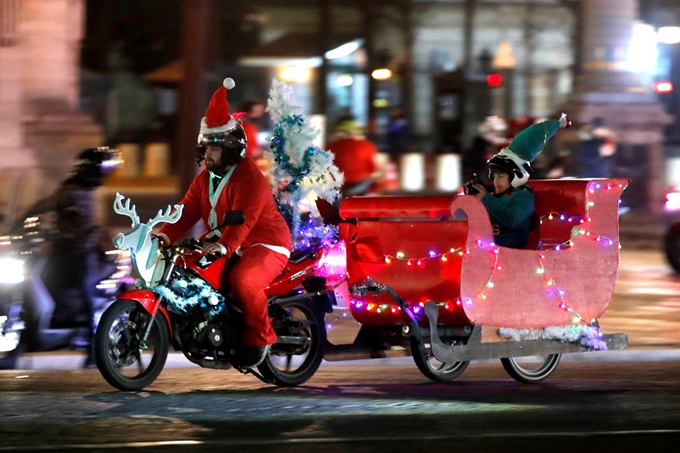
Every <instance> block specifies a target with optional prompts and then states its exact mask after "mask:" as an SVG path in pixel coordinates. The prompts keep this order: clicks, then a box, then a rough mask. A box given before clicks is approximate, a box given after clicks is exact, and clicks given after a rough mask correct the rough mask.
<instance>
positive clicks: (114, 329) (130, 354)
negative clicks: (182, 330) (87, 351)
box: [94, 300, 170, 391]
mask: <svg viewBox="0 0 680 453" xmlns="http://www.w3.org/2000/svg"><path fill="white" fill-rule="evenodd" d="M150 319H151V315H149V313H147V312H146V311H145V310H144V309H143V308H142V307H141V306H140V305H139V304H138V303H137V302H134V301H131V300H118V301H116V302H114V303H113V304H112V305H111V306H110V307H109V308H108V309H107V310H106V311H105V312H104V314H103V315H102V317H101V319H100V320H99V325H98V326H97V332H96V334H95V338H94V354H95V359H96V361H97V368H99V372H100V373H101V374H102V376H104V379H106V382H108V383H109V384H111V385H112V386H113V387H115V388H117V389H119V390H123V391H135V390H141V389H143V388H145V387H147V386H149V385H151V384H152V383H153V382H154V381H155V380H156V378H157V377H158V375H159V374H160V373H161V371H162V370H163V366H164V365H165V360H166V359H167V357H168V349H169V347H170V339H169V335H168V323H167V321H166V320H165V318H164V317H163V314H162V313H161V312H160V311H159V312H158V314H157V316H156V317H155V318H154V319H153V325H152V327H151V333H150V334H149V337H148V339H147V346H148V348H147V349H145V350H144V351H143V352H141V353H140V350H139V340H140V336H141V334H142V332H143V331H144V329H145V327H146V326H147V323H148V322H149V320H150Z"/></svg>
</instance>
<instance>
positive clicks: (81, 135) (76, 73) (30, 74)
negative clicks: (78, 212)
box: [19, 0, 102, 182]
mask: <svg viewBox="0 0 680 453" xmlns="http://www.w3.org/2000/svg"><path fill="white" fill-rule="evenodd" d="M22 3H23V5H24V7H23V8H24V11H23V14H22V19H21V29H20V40H19V48H20V49H21V52H22V55H23V76H22V80H23V90H24V94H23V100H22V108H23V126H24V137H25V138H24V142H25V144H26V146H28V147H29V148H32V149H33V150H34V152H35V155H36V159H37V162H38V164H39V166H40V167H41V169H42V170H43V171H44V172H45V174H46V177H47V180H48V181H57V182H58V181H59V180H61V179H63V178H64V177H65V176H66V175H67V174H68V172H69V170H70V168H71V162H72V160H73V158H74V156H75V155H76V154H77V153H78V152H79V151H80V150H81V149H83V148H88V147H94V146H99V145H101V144H102V128H101V126H100V125H98V124H96V123H94V122H93V120H92V118H90V117H89V116H88V115H84V114H82V113H81V112H79V111H78V108H79V106H78V101H79V95H80V47H81V40H82V38H83V32H84V20H85V2H84V0H22Z"/></svg>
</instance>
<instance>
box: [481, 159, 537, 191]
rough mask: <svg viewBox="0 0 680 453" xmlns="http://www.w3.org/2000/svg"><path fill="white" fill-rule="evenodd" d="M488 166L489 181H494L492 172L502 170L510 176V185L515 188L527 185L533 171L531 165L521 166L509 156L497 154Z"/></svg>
mask: <svg viewBox="0 0 680 453" xmlns="http://www.w3.org/2000/svg"><path fill="white" fill-rule="evenodd" d="M520 165H521V166H520ZM486 166H487V167H488V168H489V179H492V178H491V172H492V171H494V170H497V171H498V170H500V171H502V172H504V173H507V174H508V175H509V176H510V185H511V186H512V187H514V188H518V187H520V186H522V185H524V184H526V183H527V181H528V180H529V171H530V169H531V168H530V167H529V164H528V163H525V164H520V163H518V162H515V161H514V160H513V159H511V158H510V157H509V156H505V155H502V153H499V154H496V155H495V156H493V157H492V158H491V159H489V160H488V161H487V163H486Z"/></svg>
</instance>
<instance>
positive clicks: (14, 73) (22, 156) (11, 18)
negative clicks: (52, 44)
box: [0, 0, 35, 167]
mask: <svg viewBox="0 0 680 453" xmlns="http://www.w3.org/2000/svg"><path fill="white" fill-rule="evenodd" d="M21 13H22V2H21V0H0V131H2V132H1V133H0V156H2V159H0V167H29V166H32V165H34V164H35V161H34V159H33V155H32V153H31V151H30V150H27V149H24V142H23V126H22V123H21V115H22V108H21V107H22V100H23V91H24V90H23V83H22V74H23V65H22V61H23V55H22V53H21V49H20V47H19V46H18V41H19V27H20V19H21Z"/></svg>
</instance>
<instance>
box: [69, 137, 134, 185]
mask: <svg viewBox="0 0 680 453" xmlns="http://www.w3.org/2000/svg"><path fill="white" fill-rule="evenodd" d="M122 162H123V160H122V159H121V157H120V152H119V151H118V150H116V149H111V148H109V147H108V146H101V147H99V148H88V149H85V150H83V151H81V152H80V154H78V158H77V159H76V160H75V162H74V163H73V176H72V177H71V179H72V180H73V181H74V182H76V183H78V184H80V185H81V186H84V187H97V186H101V185H102V183H103V182H104V177H106V176H107V175H109V174H110V173H111V172H112V171H113V170H114V169H115V168H116V167H117V166H118V165H120V164H121V163H122Z"/></svg>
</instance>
